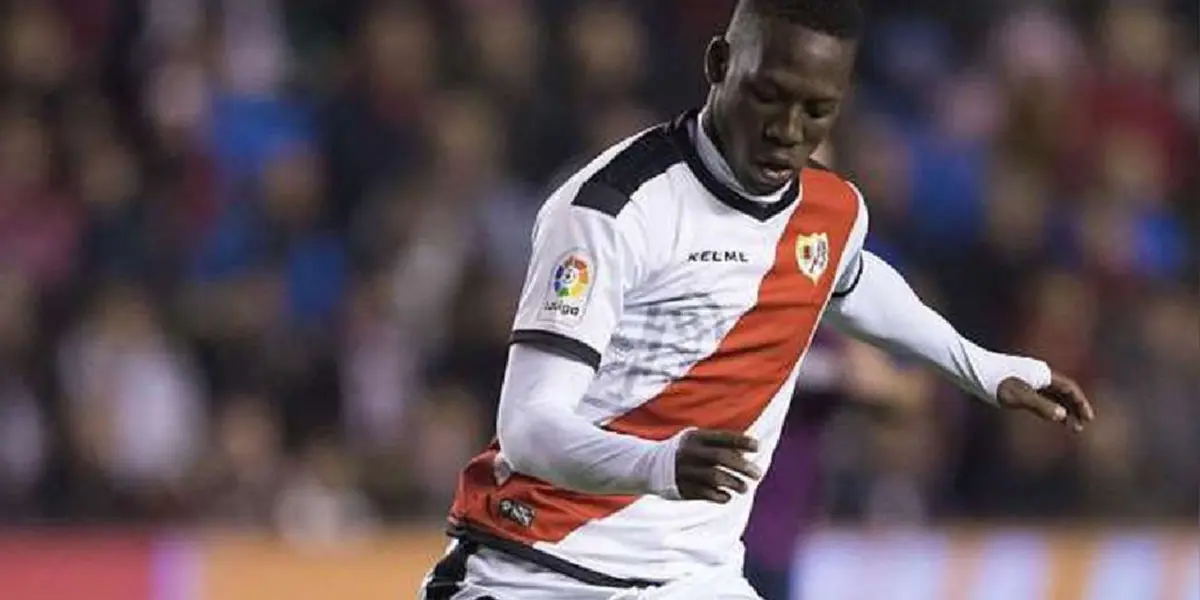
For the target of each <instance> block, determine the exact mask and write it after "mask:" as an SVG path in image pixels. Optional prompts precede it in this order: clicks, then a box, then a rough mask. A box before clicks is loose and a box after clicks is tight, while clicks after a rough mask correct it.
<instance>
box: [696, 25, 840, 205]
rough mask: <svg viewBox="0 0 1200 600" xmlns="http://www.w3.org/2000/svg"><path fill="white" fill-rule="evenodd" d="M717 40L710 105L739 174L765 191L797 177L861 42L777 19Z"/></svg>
mask: <svg viewBox="0 0 1200 600" xmlns="http://www.w3.org/2000/svg"><path fill="white" fill-rule="evenodd" d="M740 27H744V28H745V29H750V30H751V31H739V32H738V33H737V34H736V35H731V36H730V40H731V41H729V42H726V41H725V40H724V39H717V40H714V41H713V43H712V44H710V45H709V48H708V54H707V56H706V65H705V66H706V72H707V75H708V79H709V83H710V84H711V85H712V90H711V92H710V95H709V100H708V110H709V113H710V114H711V115H712V125H713V127H715V129H716V134H717V138H718V144H719V145H720V147H721V151H722V153H723V154H724V155H725V159H726V161H727V162H728V163H729V166H730V168H731V169H732V170H733V173H734V175H735V176H736V177H737V179H738V181H739V182H740V183H741V184H742V185H743V186H744V187H745V188H746V190H747V191H749V192H750V193H753V194H767V193H770V192H772V191H775V190H777V189H779V188H780V187H782V186H784V185H786V184H787V183H789V182H790V181H791V180H793V179H794V178H795V177H796V175H797V173H799V171H800V169H802V168H803V167H804V165H805V163H806V162H807V161H808V159H809V157H810V156H811V155H812V154H813V152H814V151H816V149H817V147H818V146H820V145H821V142H822V141H824V139H825V138H826V136H828V135H829V131H830V129H831V128H832V127H833V124H834V122H835V121H836V120H837V116H838V113H839V112H840V110H841V106H842V101H843V99H844V98H845V97H846V94H847V93H848V91H849V88H850V80H851V76H852V73H853V70H854V57H855V53H856V51H857V44H856V43H855V42H854V41H851V40H842V39H838V38H835V37H833V36H830V35H826V34H823V33H818V32H815V31H812V30H810V29H807V28H805V27H802V26H799V25H793V24H791V23H787V22H783V21H780V20H772V19H767V20H762V21H759V22H757V23H753V24H744V25H740Z"/></svg>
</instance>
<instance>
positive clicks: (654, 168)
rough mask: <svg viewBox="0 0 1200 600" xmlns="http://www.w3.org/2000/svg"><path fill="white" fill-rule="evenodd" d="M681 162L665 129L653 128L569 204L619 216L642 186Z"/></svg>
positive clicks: (596, 174)
mask: <svg viewBox="0 0 1200 600" xmlns="http://www.w3.org/2000/svg"><path fill="white" fill-rule="evenodd" d="M682 160H683V157H682V156H680V154H679V152H678V151H677V150H676V148H675V146H674V145H673V144H672V143H671V140H670V137H669V136H668V135H667V133H666V128H665V127H655V128H654V129H651V130H649V131H647V132H645V133H643V134H642V135H641V137H639V138H638V139H636V140H634V141H633V143H631V144H630V145H629V146H627V147H626V148H625V149H624V150H622V151H621V152H620V153H618V154H617V155H616V156H614V157H613V158H612V160H610V161H609V162H608V164H607V165H604V166H603V167H601V168H600V170H599V171H596V173H595V174H594V175H592V177H591V178H590V179H588V180H587V182H585V183H584V184H583V187H581V188H580V189H579V193H578V194H576V195H575V200H573V201H572V202H571V204H574V205H575V206H582V207H585V208H590V209H593V210H598V211H600V212H602V213H604V214H606V215H609V216H612V217H615V216H617V215H619V214H621V210H623V209H624V208H625V206H626V205H627V204H629V200H630V198H631V197H632V196H633V193H634V192H636V191H637V190H638V188H640V187H642V184H644V183H646V182H647V181H650V180H651V179H653V178H655V177H657V176H658V175H661V174H662V173H663V172H665V171H666V170H667V169H668V168H670V166H671V165H673V164H675V163H677V162H680V161H682Z"/></svg>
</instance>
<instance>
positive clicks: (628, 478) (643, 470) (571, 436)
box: [497, 344, 681, 499]
mask: <svg viewBox="0 0 1200 600" xmlns="http://www.w3.org/2000/svg"><path fill="white" fill-rule="evenodd" d="M593 374H594V372H593V370H592V368H591V367H589V366H588V365H587V364H584V363H583V362H580V361H578V360H575V359H572V358H567V357H566V356H562V355H559V354H556V353H553V352H550V351H547V350H542V349H540V348H538V347H535V346H532V345H527V344H513V345H512V347H511V349H510V350H509V354H508V369H507V372H506V373H505V377H504V385H503V386H502V388H501V391H500V411H499V417H498V421H497V430H498V437H499V439H500V448H501V455H502V457H503V460H504V461H505V463H506V464H507V466H508V467H509V468H511V469H512V470H513V471H516V472H518V473H522V474H525V475H529V476H532V477H536V478H538V479H542V480H544V481H548V482H550V483H553V484H555V485H558V486H560V487H563V488H567V489H571V490H576V491H581V492H588V493H593V494H605V495H616V494H655V495H659V496H663V497H666V498H672V499H677V498H678V490H677V489H676V487H675V450H676V448H677V447H678V444H679V440H680V438H681V436H679V435H677V436H675V437H673V438H671V439H669V440H666V441H662V442H658V441H652V440H645V439H641V438H638V437H634V436H629V435H623V434H618V433H613V432H610V431H606V430H604V429H601V428H600V427H598V426H596V425H595V424H593V423H591V422H589V421H588V420H587V419H584V418H583V417H581V416H579V415H578V414H577V413H576V407H577V406H578V405H579V401H580V400H581V399H582V398H583V395H584V393H585V392H586V391H587V388H588V385H589V384H590V383H591V381H592V377H593Z"/></svg>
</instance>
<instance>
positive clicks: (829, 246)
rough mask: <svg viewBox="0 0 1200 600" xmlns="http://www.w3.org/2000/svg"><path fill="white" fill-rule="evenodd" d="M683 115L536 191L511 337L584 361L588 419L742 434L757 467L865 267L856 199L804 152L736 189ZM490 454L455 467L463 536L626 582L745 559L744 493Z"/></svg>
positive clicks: (649, 435) (862, 214)
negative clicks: (821, 338) (559, 476)
mask: <svg viewBox="0 0 1200 600" xmlns="http://www.w3.org/2000/svg"><path fill="white" fill-rule="evenodd" d="M695 118H696V117H695V113H689V114H687V115H684V116H683V117H681V118H680V119H678V120H676V121H674V122H672V123H669V124H665V125H662V126H659V127H656V128H654V129H651V130H648V131H645V132H643V133H641V134H638V135H636V136H634V137H632V138H630V139H627V140H625V141H623V142H621V143H619V144H617V145H616V146H614V147H613V148H611V149H609V150H607V151H606V152H604V153H603V154H602V155H600V156H599V157H598V158H596V159H595V160H593V161H592V162H591V163H590V164H589V165H587V166H586V167H584V168H583V169H582V170H580V171H579V172H578V173H576V174H575V175H574V176H573V177H571V178H570V179H569V180H568V181H567V182H566V183H565V184H563V186H562V187H561V188H560V189H558V190H557V191H556V192H554V194H553V195H552V196H551V197H550V198H549V200H548V201H547V202H546V204H545V206H544V207H543V208H542V210H541V211H540V212H539V215H538V219H537V223H536V225H535V227H534V234H533V246H534V249H533V257H532V260H531V264H530V266H529V271H528V275H527V278H526V282H525V286H524V291H523V292H522V295H521V300H520V305H519V308H518V311H517V316H516V322H515V326H514V331H513V334H512V339H513V341H514V342H516V343H523V342H525V343H536V344H539V345H541V346H543V347H547V346H548V347H552V348H555V349H557V350H558V351H559V352H561V353H564V354H566V355H569V356H572V357H575V358H577V359H578V360H581V361H584V362H587V363H588V364H591V365H592V366H594V367H595V368H596V377H595V379H594V381H593V382H592V384H591V386H590V388H589V390H588V392H587V394H586V395H585V397H584V398H583V400H582V403H581V405H580V408H579V411H580V414H581V415H582V416H584V417H585V418H587V419H588V420H590V421H592V422H593V423H595V424H596V425H597V426H600V427H604V428H607V429H609V430H611V431H615V432H620V433H625V434H629V435H636V436H639V437H642V438H646V439H652V440H665V439H668V438H670V437H672V436H674V435H675V434H677V433H679V432H680V431H682V430H683V429H685V428H689V427H701V428H709V429H724V430H735V431H743V432H746V433H747V434H749V435H751V436H753V437H755V438H757V439H758V440H759V441H760V451H759V452H758V453H757V454H756V455H754V456H752V457H751V458H752V460H753V461H754V462H755V463H756V464H757V465H758V466H759V467H760V468H761V469H762V470H763V472H765V471H766V470H767V467H768V466H769V463H770V460H771V454H772V452H773V450H774V448H775V445H776V443H777V441H778V438H779V435H780V432H781V429H782V425H783V420H784V416H785V414H786V412H787V410H788V406H789V403H790V400H791V396H792V388H793V385H794V383H795V379H796V376H797V372H798V367H799V364H800V361H801V359H802V358H803V356H804V353H805V351H806V350H807V349H808V346H809V343H810V342H811V340H812V337H813V334H814V333H815V331H816V329H817V325H818V323H819V321H820V320H821V316H822V314H823V312H824V311H825V308H826V306H827V305H828V304H829V302H830V299H831V298H832V297H833V296H834V295H835V294H838V293H845V292H848V291H849V290H850V289H851V288H852V287H853V285H854V284H855V282H856V278H857V275H858V271H859V269H861V264H862V263H861V261H859V260H858V259H857V258H858V255H859V251H860V249H861V246H862V244H863V239H864V237H865V235H866V229H867V225H866V222H867V214H866V208H865V206H864V204H863V201H862V198H861V196H860V195H859V194H858V192H857V190H856V189H855V188H854V187H853V186H852V185H850V184H849V183H848V182H846V181H845V180H844V179H842V178H840V177H839V176H837V175H835V174H834V173H832V172H830V171H828V170H825V169H823V168H821V167H820V166H819V165H816V164H815V163H813V164H812V165H810V167H808V168H805V169H804V170H803V171H802V172H801V175H800V176H799V178H798V180H797V181H795V182H793V183H792V184H791V185H790V186H789V187H788V188H787V189H786V190H785V191H784V193H783V197H782V198H780V199H779V200H778V201H776V202H773V203H756V202H754V201H752V200H748V199H746V198H744V197H742V196H740V195H738V194H736V193H735V192H733V191H732V190H730V189H728V188H727V187H725V186H723V185H722V184H721V183H720V182H719V180H718V179H717V178H716V177H714V175H713V174H712V173H711V172H709V171H708V170H707V169H706V168H705V166H704V163H703V162H702V161H701V159H700V157H699V156H698V155H697V152H696V149H695V146H694V144H693V140H692V133H691V129H692V128H694V127H695ZM553 451H554V449H553V448H546V452H553ZM503 452H504V449H503V448H501V447H499V444H498V443H493V444H492V445H491V447H489V448H488V450H487V451H486V452H484V453H483V454H481V455H480V456H478V457H476V459H474V460H473V461H472V462H471V463H470V464H469V465H468V466H467V468H466V469H465V470H464V472H463V474H462V477H461V479H460V485H459V489H458V493H457V496H456V499H455V503H454V506H453V509H452V511H451V517H450V522H451V524H452V526H453V527H454V528H455V530H456V531H457V532H458V533H459V534H462V535H473V536H475V537H476V538H483V539H485V540H487V542H488V543H491V544H493V545H497V544H498V545H500V546H503V547H505V549H507V550H510V551H513V552H515V553H517V554H519V555H521V556H525V557H528V558H530V559H531V560H537V561H540V562H543V563H549V564H552V565H555V566H557V567H568V566H574V567H579V568H582V569H586V570H589V571H594V572H597V573H602V574H605V575H608V576H612V577H618V578H626V579H636V580H648V581H666V580H674V579H677V578H679V577H684V576H686V575H689V574H693V573H695V572H697V571H698V570H702V569H705V568H707V567H711V566H715V565H728V564H729V563H730V562H731V561H737V560H740V557H741V553H742V548H741V542H740V537H741V533H742V531H743V529H744V527H745V524H746V521H747V519H748V517H749V513H750V508H751V504H752V501H753V490H751V493H748V494H744V495H734V498H733V500H732V501H731V502H729V503H728V504H724V505H719V504H713V503H708V502H699V501H693V502H682V501H671V500H667V499H664V498H661V497H659V496H651V495H646V496H601V495H590V494H583V493H579V492H574V491H569V490H565V489H561V488H558V487H556V486H554V485H552V484H550V483H548V482H544V481H541V480H538V479H535V478H532V477H529V476H526V475H522V474H518V473H513V472H512V470H511V469H509V468H507V467H506V464H505V461H504V458H503Z"/></svg>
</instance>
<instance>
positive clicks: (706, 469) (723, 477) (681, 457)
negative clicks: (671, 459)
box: [675, 429, 762, 504]
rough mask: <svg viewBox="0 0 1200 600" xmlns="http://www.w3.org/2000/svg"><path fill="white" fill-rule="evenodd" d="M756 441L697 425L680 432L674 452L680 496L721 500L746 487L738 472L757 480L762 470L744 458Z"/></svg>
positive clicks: (755, 445) (689, 498) (754, 448)
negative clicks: (680, 438)
mask: <svg viewBox="0 0 1200 600" xmlns="http://www.w3.org/2000/svg"><path fill="white" fill-rule="evenodd" d="M757 450H758V441H757V440H755V439H754V438H751V437H749V436H746V435H743V434H741V433H737V432H733V431H712V430H705V429H697V430H694V431H690V432H688V433H686V434H684V437H683V439H682V440H681V441H680V443H679V449H678V450H677V451H676V452H675V486H676V487H677V488H678V489H679V495H680V497H681V498H683V499H684V500H708V501H709V502H715V503H717V504H725V503H726V502H729V500H730V499H732V498H733V496H731V495H730V494H729V491H727V490H732V491H734V492H737V493H739V494H744V493H746V490H747V489H749V488H748V486H747V485H746V482H745V481H744V480H743V479H741V478H740V477H738V475H741V476H744V477H747V478H749V479H754V480H757V479H759V478H760V477H762V472H760V471H759V469H758V467H757V466H755V465H754V464H753V463H751V462H750V461H748V460H746V457H745V456H744V454H745V453H746V452H756V451H757Z"/></svg>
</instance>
